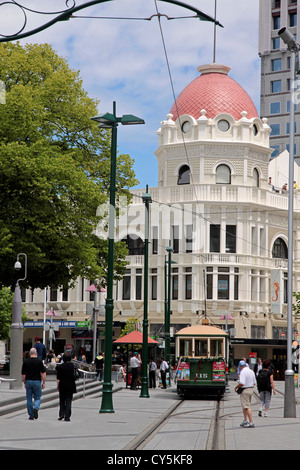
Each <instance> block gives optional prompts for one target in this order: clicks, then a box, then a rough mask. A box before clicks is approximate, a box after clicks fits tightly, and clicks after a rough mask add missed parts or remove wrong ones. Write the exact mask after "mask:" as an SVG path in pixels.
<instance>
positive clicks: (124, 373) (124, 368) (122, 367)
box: [119, 362, 126, 382]
mask: <svg viewBox="0 0 300 470" xmlns="http://www.w3.org/2000/svg"><path fill="white" fill-rule="evenodd" d="M119 374H120V376H121V377H122V378H123V380H124V382H126V364H125V362H123V364H122V365H121V367H120V369H119Z"/></svg>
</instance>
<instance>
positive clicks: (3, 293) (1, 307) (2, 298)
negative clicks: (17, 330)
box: [0, 287, 14, 341]
mask: <svg viewBox="0 0 300 470" xmlns="http://www.w3.org/2000/svg"><path fill="white" fill-rule="evenodd" d="M13 297H14V294H13V292H11V290H10V289H9V288H8V287H3V288H2V289H1V290H0V340H2V341H4V340H6V339H8V338H9V335H10V325H11V315H12V303H13Z"/></svg>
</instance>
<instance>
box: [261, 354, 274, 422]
mask: <svg viewBox="0 0 300 470" xmlns="http://www.w3.org/2000/svg"><path fill="white" fill-rule="evenodd" d="M270 364H271V362H270V361H269V359H265V360H264V361H263V365H262V369H261V370H260V371H259V373H258V375H257V377H256V383H257V389H258V391H259V401H260V408H259V411H258V416H262V413H263V409H264V416H265V417H267V416H268V411H269V409H270V404H271V396H272V390H273V393H274V395H276V392H275V385H274V380H273V373H272V372H271V370H270Z"/></svg>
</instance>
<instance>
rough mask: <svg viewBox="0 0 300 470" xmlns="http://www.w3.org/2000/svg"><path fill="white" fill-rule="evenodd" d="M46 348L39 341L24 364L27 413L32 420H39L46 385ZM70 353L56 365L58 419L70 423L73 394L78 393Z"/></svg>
mask: <svg viewBox="0 0 300 470" xmlns="http://www.w3.org/2000/svg"><path fill="white" fill-rule="evenodd" d="M45 359H46V348H45V346H44V344H43V343H41V341H40V340H39V341H37V342H36V344H35V346H34V347H33V348H31V349H30V351H29V357H28V358H26V359H24V361H23V364H22V371H21V374H22V381H23V383H24V386H25V389H26V399H27V412H28V415H29V419H30V420H34V419H38V415H39V409H40V405H41V397H42V390H44V388H45V385H46V366H45V364H44V361H45ZM71 359H72V356H71V354H69V353H65V354H63V357H62V361H61V362H60V363H59V364H57V365H56V383H57V391H58V393H59V416H58V419H59V420H60V421H61V420H65V421H70V417H71V412H72V408H71V407H72V399H73V394H74V393H76V381H75V380H76V374H75V365H74V363H73V362H72V361H71Z"/></svg>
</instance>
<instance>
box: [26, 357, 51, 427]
mask: <svg viewBox="0 0 300 470" xmlns="http://www.w3.org/2000/svg"><path fill="white" fill-rule="evenodd" d="M22 381H23V382H24V385H25V388H26V398H27V411H28V414H29V419H31V420H32V419H37V418H38V412H39V409H40V405H41V397H42V390H43V389H44V388H45V381H46V368H45V366H44V364H43V361H42V359H39V358H38V357H37V350H36V349H35V348H31V349H30V351H29V358H28V359H25V360H24V362H23V365H22ZM32 400H33V401H32Z"/></svg>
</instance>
